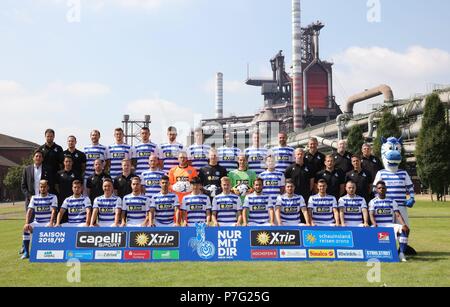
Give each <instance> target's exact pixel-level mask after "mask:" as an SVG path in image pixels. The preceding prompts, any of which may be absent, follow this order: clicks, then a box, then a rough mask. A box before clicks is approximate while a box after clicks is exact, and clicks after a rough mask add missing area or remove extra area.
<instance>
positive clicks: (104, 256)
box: [95, 251, 122, 260]
mask: <svg viewBox="0 0 450 307" xmlns="http://www.w3.org/2000/svg"><path fill="white" fill-rule="evenodd" d="M95 259H96V260H122V251H95Z"/></svg>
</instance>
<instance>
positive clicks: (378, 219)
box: [369, 181, 409, 262]
mask: <svg viewBox="0 0 450 307" xmlns="http://www.w3.org/2000/svg"><path fill="white" fill-rule="evenodd" d="M376 193H377V195H378V196H377V197H375V198H374V199H372V200H371V201H370V203H369V214H370V220H371V221H372V227H391V228H394V232H395V234H396V236H397V239H398V241H399V245H400V253H399V258H400V260H401V261H402V262H405V261H406V257H405V251H406V248H407V246H408V236H409V227H408V225H407V224H406V222H405V220H404V219H403V217H402V215H401V213H400V210H399V206H398V205H397V202H396V201H395V200H393V199H391V198H387V194H386V183H385V182H384V181H379V182H378V183H377V184H376ZM396 221H397V223H396Z"/></svg>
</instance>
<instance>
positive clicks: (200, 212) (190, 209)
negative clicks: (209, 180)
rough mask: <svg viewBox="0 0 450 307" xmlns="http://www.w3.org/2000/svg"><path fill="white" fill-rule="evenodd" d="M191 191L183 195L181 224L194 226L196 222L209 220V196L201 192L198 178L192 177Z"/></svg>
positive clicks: (207, 222) (208, 221)
mask: <svg viewBox="0 0 450 307" xmlns="http://www.w3.org/2000/svg"><path fill="white" fill-rule="evenodd" d="M191 183H192V187H193V190H192V193H191V194H189V195H186V196H185V197H183V202H182V204H181V207H180V209H181V212H182V217H183V225H184V226H188V227H194V226H195V224H196V223H206V225H209V223H210V222H211V201H210V200H209V196H208V195H205V194H202V181H201V180H200V178H194V179H192V182H191Z"/></svg>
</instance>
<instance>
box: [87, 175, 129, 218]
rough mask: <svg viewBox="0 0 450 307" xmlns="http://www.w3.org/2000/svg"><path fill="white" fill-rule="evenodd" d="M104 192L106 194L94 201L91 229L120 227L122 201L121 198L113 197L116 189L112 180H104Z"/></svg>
mask: <svg viewBox="0 0 450 307" xmlns="http://www.w3.org/2000/svg"><path fill="white" fill-rule="evenodd" d="M103 191H104V193H105V194H104V195H102V196H99V197H97V198H96V199H95V200H94V205H93V206H92V207H93V209H94V211H93V213H92V219H91V227H96V226H99V227H119V225H120V215H121V211H122V200H121V199H120V197H117V196H115V195H113V191H114V189H113V182H112V180H111V179H107V178H105V179H104V180H103ZM97 219H98V221H97Z"/></svg>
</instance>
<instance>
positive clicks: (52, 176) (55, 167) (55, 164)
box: [39, 129, 64, 195]
mask: <svg viewBox="0 0 450 307" xmlns="http://www.w3.org/2000/svg"><path fill="white" fill-rule="evenodd" d="M39 151H41V152H42V154H43V157H44V161H43V162H42V164H43V166H44V168H45V169H46V170H47V172H48V178H47V180H48V184H49V193H50V194H55V195H56V194H57V193H56V189H55V183H56V176H57V174H58V171H59V170H61V169H63V162H64V150H63V149H62V147H61V146H59V145H57V144H56V143H55V131H54V130H53V129H47V130H46V131H45V144H44V145H42V146H41V147H39Z"/></svg>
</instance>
